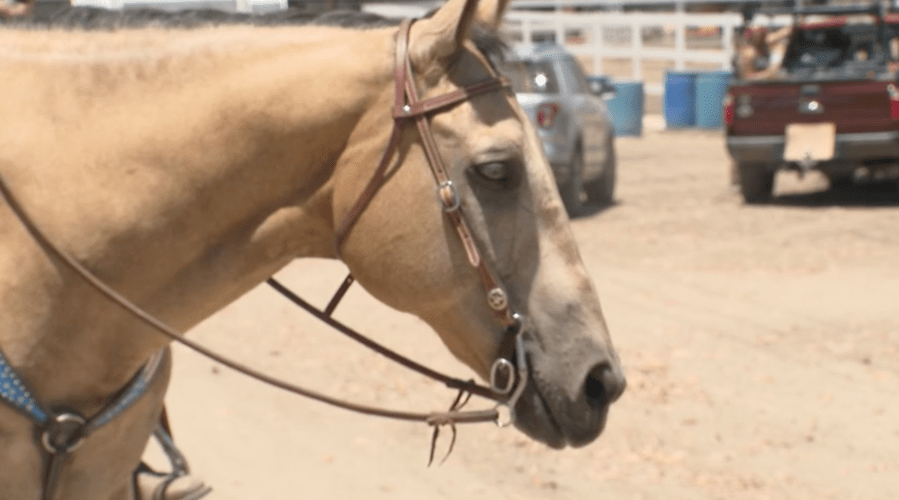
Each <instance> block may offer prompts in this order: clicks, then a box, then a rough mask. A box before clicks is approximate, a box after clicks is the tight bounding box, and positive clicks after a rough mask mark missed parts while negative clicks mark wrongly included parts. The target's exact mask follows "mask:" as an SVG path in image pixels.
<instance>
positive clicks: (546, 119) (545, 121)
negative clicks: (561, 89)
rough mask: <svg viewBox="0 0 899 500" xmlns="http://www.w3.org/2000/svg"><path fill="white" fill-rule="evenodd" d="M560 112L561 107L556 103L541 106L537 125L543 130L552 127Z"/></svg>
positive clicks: (538, 110)
mask: <svg viewBox="0 0 899 500" xmlns="http://www.w3.org/2000/svg"><path fill="white" fill-rule="evenodd" d="M558 112H559V105H558V104H556V103H554V102H551V103H546V104H541V105H540V107H538V108H537V125H539V126H541V127H543V128H550V127H552V126H553V122H554V121H555V120H556V114H557V113H558Z"/></svg>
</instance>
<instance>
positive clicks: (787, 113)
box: [728, 80, 899, 136]
mask: <svg viewBox="0 0 899 500" xmlns="http://www.w3.org/2000/svg"><path fill="white" fill-rule="evenodd" d="M888 85H891V81H884V80H849V81H846V80H839V81H819V82H807V83H791V82H770V83H769V82H759V83H750V84H744V85H734V86H732V87H731V90H730V94H731V96H732V97H733V99H734V119H733V123H732V124H731V126H730V127H729V129H730V130H729V131H728V132H729V134H730V135H736V136H766V135H767V136H770V135H781V134H783V133H784V128H785V125H786V124H790V123H826V122H830V123H835V124H836V131H837V133H838V134H848V133H864V132H880V131H887V130H894V129H896V124H897V123H899V122H897V121H896V120H894V119H893V118H892V117H891V111H890V106H891V101H890V96H889V93H888V91H887V86H888ZM746 106H749V107H751V113H748V111H749V109H748V108H746ZM741 107H743V109H742V110H741V109H740V108H741Z"/></svg>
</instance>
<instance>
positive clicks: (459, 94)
mask: <svg viewBox="0 0 899 500" xmlns="http://www.w3.org/2000/svg"><path fill="white" fill-rule="evenodd" d="M411 26H412V21H411V20H404V21H403V22H402V24H401V25H400V29H399V31H398V33H397V36H396V64H395V72H394V78H395V103H394V108H393V120H394V125H393V131H392V133H391V138H390V141H389V143H388V145H387V148H386V150H385V152H384V155H383V157H382V159H381V162H380V163H379V165H378V167H377V169H376V170H375V172H374V175H373V176H372V178H371V180H370V181H369V183H368V185H367V186H366V188H365V190H364V191H363V193H362V195H361V196H360V197H359V198H358V200H357V201H356V203H355V204H354V205H353V207H352V208H351V210H350V211H349V212H348V213H347V215H346V217H345V218H344V219H343V221H342V223H341V224H340V226H339V227H338V228H337V230H336V232H335V244H336V247H337V250H338V254H339V249H340V246H341V244H342V242H343V241H344V239H345V238H346V237H347V235H348V234H349V232H350V231H351V229H352V227H353V225H354V224H355V222H356V221H357V219H358V218H359V216H360V214H361V213H362V211H363V210H365V208H366V207H367V206H368V204H369V202H370V201H371V200H372V198H373V197H374V196H375V193H376V192H377V191H378V188H379V187H380V186H381V185H382V184H383V182H384V180H385V173H386V171H387V168H388V166H389V165H390V163H391V159H392V158H393V156H394V153H395V152H396V149H397V147H398V145H399V142H400V138H401V136H402V131H403V129H404V127H405V125H406V124H408V123H410V122H411V121H414V122H415V124H416V126H417V128H418V131H419V134H420V136H421V139H422V143H423V145H424V150H425V153H426V155H427V158H428V163H429V165H430V168H431V171H432V173H433V175H434V179H435V181H436V183H437V198H438V200H439V202H440V204H441V206H442V209H443V211H444V213H445V214H446V216H447V218H448V219H449V221H450V222H451V224H452V225H453V227H454V229H455V232H456V233H457V235H458V236H459V239H460V241H461V243H462V246H463V248H464V249H465V252H466V254H467V257H468V261H469V263H470V264H471V266H472V267H473V268H474V269H475V271H476V273H477V275H478V276H479V278H480V280H481V282H482V284H483V287H484V290H485V296H486V302H487V305H488V307H489V308H490V310H491V311H493V314H494V315H495V316H496V317H497V319H498V321H499V323H500V325H501V326H502V328H503V329H504V332H505V338H504V340H503V341H502V342H501V348H500V355H499V356H498V357H497V359H496V361H495V362H494V364H493V366H492V367H491V373H490V386H489V387H485V386H481V385H478V384H476V383H475V382H474V381H465V380H460V379H457V378H453V377H449V376H447V375H444V374H441V373H439V372H437V371H435V370H432V369H430V368H427V367H425V366H423V365H421V364H419V363H416V362H415V361H412V360H410V359H408V358H406V357H405V356H402V355H400V354H398V353H396V352H395V351H392V350H390V349H388V348H386V347H384V346H382V345H380V344H378V343H376V342H375V341H373V340H371V339H369V338H367V337H365V336H363V335H361V334H359V333H357V332H356V331H355V330H353V329H351V328H349V327H348V326H346V325H344V324H343V323H341V322H339V321H337V320H335V319H334V318H333V317H332V313H333V311H334V309H335V308H336V307H337V304H338V303H339V302H340V300H341V298H342V297H343V296H344V294H345V293H346V291H347V289H348V288H349V286H350V284H352V282H353V278H352V276H349V277H347V279H346V280H345V281H344V283H343V285H341V287H340V288H339V289H338V291H337V293H335V295H334V297H333V298H332V299H331V301H330V303H329V304H328V306H327V307H326V308H325V309H324V310H321V311H320V310H318V309H316V308H315V307H313V306H311V305H310V304H309V303H308V302H306V301H304V300H303V299H301V298H300V297H299V296H297V295H296V294H294V293H292V292H291V291H290V290H288V289H287V288H286V287H285V286H284V285H282V284H281V283H279V282H277V281H276V280H274V279H273V278H270V279H269V280H268V281H267V282H268V283H269V285H271V286H272V287H273V288H275V289H276V290H277V291H279V292H280V293H282V294H283V295H284V296H285V297H287V298H288V299H289V300H291V301H292V302H294V303H295V304H297V305H299V306H300V307H302V308H304V309H306V310H307V311H309V312H310V313H311V314H313V315H314V316H316V317H317V318H319V319H320V320H322V321H323V322H325V323H326V324H328V325H330V326H331V327H333V328H334V329H336V330H338V331H340V332H341V333H343V334H345V335H347V336H349V337H350V338H353V339H354V340H356V341H358V342H360V343H362V344H363V345H365V346H367V347H369V348H371V349H372V350H374V351H376V352H378V353H380V354H382V355H384V356H386V357H388V358H389V359H391V360H393V361H396V362H397V363H400V364H402V365H403V366H405V367H407V368H409V369H411V370H414V371H416V372H418V373H420V374H422V375H424V376H426V377H429V378H432V379H434V380H436V381H438V382H441V383H443V384H445V385H446V386H447V387H449V388H452V389H456V390H458V391H459V395H458V396H457V397H456V400H455V401H454V403H453V404H452V406H451V407H450V409H449V410H448V411H444V412H430V413H414V412H404V411H395V410H386V409H381V408H374V407H370V406H365V405H360V404H356V403H352V402H348V401H344V400H340V399H337V398H333V397H330V396H327V395H324V394H321V393H318V392H315V391H311V390H309V389H306V388H303V387H300V386H297V385H294V384H291V383H289V382H285V381H283V380H279V379H276V378H273V377H271V376H268V375H266V374H264V373H262V372H259V371H257V370H255V369H253V368H250V367H248V366H245V365H243V364H240V363H238V362H236V361H233V360H231V359H229V358H226V357H224V356H222V355H219V354H217V353H215V352H213V351H212V350H210V349H208V348H206V347H204V346H202V345H200V344H198V343H196V342H194V341H192V340H190V339H188V338H186V337H184V336H183V335H182V334H180V333H179V332H176V331H175V330H174V329H172V328H171V327H169V326H168V325H166V324H165V323H163V322H162V321H160V320H159V319H157V318H155V317H154V316H152V315H151V314H149V313H147V312H146V311H144V310H143V309H141V308H140V307H138V306H137V305H135V304H134V303H132V302H131V301H130V300H128V299H127V298H125V297H124V296H122V295H121V294H119V293H118V292H116V291H115V290H113V289H112V288H110V287H109V286H108V285H107V284H106V283H104V282H103V281H102V280H100V279H99V278H97V277H96V276H95V275H94V274H93V273H92V272H91V271H89V270H88V269H86V268H85V267H84V266H82V265H81V264H80V263H79V262H77V261H76V260H75V259H74V258H72V257H71V256H70V255H69V254H68V253H66V252H64V251H63V250H61V249H60V248H59V247H58V246H57V245H55V244H54V243H53V242H52V241H51V240H50V239H49V238H48V237H47V236H46V234H45V233H44V232H43V231H42V230H41V229H40V228H39V227H38V226H37V225H36V224H35V223H34V221H33V219H32V218H31V217H29V216H28V214H27V213H26V212H25V210H24V209H23V207H22V205H21V204H20V203H19V202H18V199H17V198H16V197H15V196H14V195H13V193H12V192H11V190H10V189H9V186H8V184H7V183H6V181H5V179H4V178H3V176H2V175H0V194H2V195H3V197H4V198H5V199H6V201H7V203H8V204H9V206H10V208H11V209H12V211H13V212H14V213H15V214H16V216H17V217H18V218H19V219H20V220H21V222H22V224H23V225H24V226H25V228H26V229H27V230H28V232H29V233H30V234H31V236H32V237H33V238H34V239H35V240H36V241H37V242H38V243H39V244H40V245H41V246H42V247H43V249H44V250H45V251H46V252H48V254H50V255H51V256H53V257H55V258H56V259H57V260H59V261H60V262H61V263H63V264H64V265H65V266H66V267H68V268H69V269H70V270H72V271H73V272H75V273H76V274H77V275H79V276H80V277H81V278H82V279H83V280H84V281H85V282H87V283H88V284H89V285H91V286H92V287H93V288H95V289H96V290H97V291H99V292H100V293H102V294H103V295H105V296H106V297H107V298H109V299H110V300H111V301H112V302H114V303H115V304H117V305H119V306H120V307H122V308H123V309H125V310H127V311H128V312H130V313H131V314H133V315H134V316H135V317H137V318H138V319H139V320H140V321H142V322H143V323H145V324H147V325H149V326H150V327H152V328H153V329H154V330H156V331H157V332H159V333H161V334H163V335H164V336H166V337H168V338H169V339H170V340H171V341H174V342H177V343H179V344H182V345H184V346H185V347H188V348H189V349H192V350H194V351H196V352H198V353H199V354H202V355H204V356H206V357H208V358H210V359H212V360H214V361H216V362H218V363H220V364H223V365H225V366H227V367H229V368H231V369H233V370H235V371H237V372H239V373H242V374H244V375H246V376H249V377H251V378H255V379H257V380H259V381H262V382H264V383H266V384H269V385H272V386H274V387H277V388H280V389H283V390H286V391H288V392H291V393H294V394H298V395H300V396H303V397H306V398H310V399H313V400H316V401H320V402H323V403H326V404H329V405H332V406H336V407H339V408H344V409H347V410H351V411H354V412H358V413H362V414H366V415H373V416H379V417H386V418H392V419H399V420H407V421H418V422H425V423H427V424H428V425H431V426H432V427H433V428H434V436H433V439H432V449H431V458H432V459H433V453H434V449H433V445H434V440H436V438H437V433H438V431H439V428H440V427H441V426H450V427H452V429H453V431H454V432H455V424H459V423H477V422H495V423H496V424H497V425H499V426H501V427H505V426H508V425H510V424H512V423H513V422H514V420H515V405H516V403H517V401H518V399H519V397H520V396H521V394H522V392H523V391H524V389H525V386H526V385H527V380H528V377H529V371H528V364H527V359H526V355H525V351H524V348H523V339H522V319H521V317H520V316H519V315H518V314H516V313H514V312H513V311H512V309H511V308H510V305H509V301H508V295H507V293H506V291H505V290H504V289H503V288H502V286H501V285H500V284H499V280H498V279H497V278H496V275H495V274H494V273H493V272H492V271H491V270H490V269H489V268H488V267H487V265H486V263H485V261H484V259H483V258H482V257H481V254H480V252H479V250H478V245H477V242H476V240H475V238H474V236H473V233H472V231H471V229H470V228H469V226H468V224H467V222H466V219H465V217H464V214H463V208H462V202H461V199H460V197H459V193H458V191H457V189H456V187H455V185H454V184H453V182H452V180H451V179H450V177H449V175H448V173H447V170H446V168H445V167H444V165H443V162H442V160H441V157H440V154H439V153H438V151H437V146H436V144H435V141H434V138H433V135H432V134H431V130H430V124H429V122H428V118H429V117H430V116H432V115H434V114H436V113H439V112H442V111H445V110H447V109H449V108H451V107H453V106H455V105H457V104H459V103H461V102H464V101H467V100H469V99H471V98H472V97H474V96H477V95H481V94H484V93H487V92H493V91H498V90H506V89H508V88H509V85H508V82H507V81H506V80H505V79H504V78H501V77H498V76H496V75H495V74H493V75H492V78H491V79H489V80H487V81H485V82H481V83H477V84H474V85H470V86H467V87H464V88H461V89H458V90H456V91H454V92H450V93H447V94H443V95H440V96H437V97H432V98H428V99H420V98H419V96H418V91H417V89H416V88H415V82H414V79H413V73H412V66H411V63H410V61H409V57H408V43H409V32H410V28H411ZM491 72H492V71H491ZM144 370H145V369H144ZM466 395H468V396H470V395H477V396H481V397H484V398H488V399H492V400H494V401H496V402H497V404H496V406H495V407H494V408H491V409H487V410H471V411H469V410H462V409H461V407H462V406H463V405H464V404H465V402H467V400H468V397H464V396H466ZM67 415H73V414H71V413H67ZM75 417H79V418H77V419H74V420H79V421H82V420H85V419H83V418H80V416H78V415H75ZM67 424H71V425H74V426H75V428H74V429H68V430H67V433H66V434H67V435H69V434H71V435H72V436H75V437H77V439H78V443H79V444H80V441H81V440H82V439H83V438H84V436H85V435H86V433H85V432H81V429H80V428H78V426H79V425H83V424H81V423H79V422H67ZM39 430H42V429H39ZM454 436H455V434H454ZM73 439H74V438H73ZM68 444H70V443H60V444H59V445H58V446H57V448H59V449H63V450H65V451H66V452H65V453H57V452H56V451H54V450H53V449H50V448H47V453H48V457H47V472H46V473H45V474H44V481H43V484H44V486H43V498H52V496H53V491H54V490H55V487H56V483H57V479H58V472H59V469H60V468H61V466H62V460H63V459H64V458H65V457H66V456H67V455H68V451H69V450H68V449H67V445H68ZM72 449H74V447H73V448H72ZM450 449H452V444H451V445H450Z"/></svg>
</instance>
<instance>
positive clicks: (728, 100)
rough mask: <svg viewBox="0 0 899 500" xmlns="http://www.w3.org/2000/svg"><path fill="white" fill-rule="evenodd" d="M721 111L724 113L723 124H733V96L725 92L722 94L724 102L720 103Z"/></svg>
mask: <svg viewBox="0 0 899 500" xmlns="http://www.w3.org/2000/svg"><path fill="white" fill-rule="evenodd" d="M721 109H722V111H721V112H722V113H723V114H724V124H725V125H728V126H730V125H733V123H734V96H732V95H730V94H727V95H726V96H724V102H723V103H721Z"/></svg>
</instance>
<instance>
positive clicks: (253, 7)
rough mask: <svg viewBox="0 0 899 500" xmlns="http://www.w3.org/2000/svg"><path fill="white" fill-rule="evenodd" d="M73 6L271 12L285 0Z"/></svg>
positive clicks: (82, 3) (155, 0)
mask: <svg viewBox="0 0 899 500" xmlns="http://www.w3.org/2000/svg"><path fill="white" fill-rule="evenodd" d="M72 5H73V6H75V7H100V8H103V9H113V10H122V9H137V8H143V7H149V8H153V9H160V10H172V11H175V10H183V9H219V10H223V11H226V12H256V13H261V12H271V11H276V10H284V9H286V8H287V0H72Z"/></svg>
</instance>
